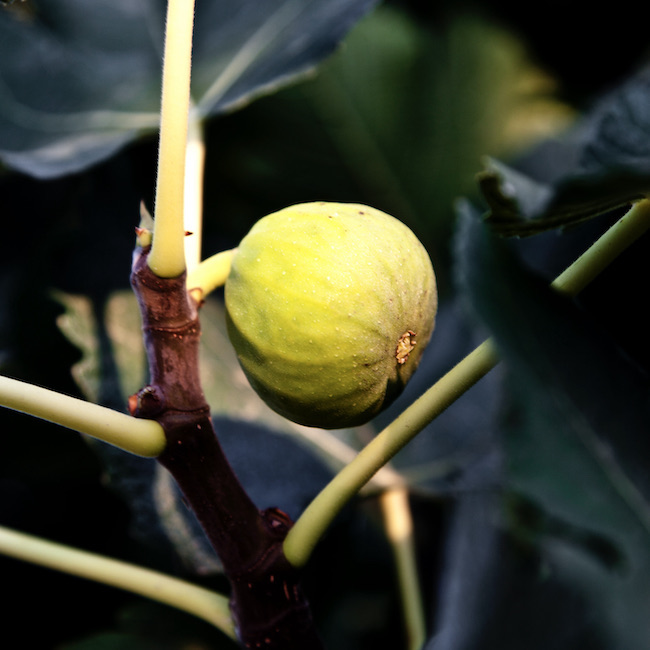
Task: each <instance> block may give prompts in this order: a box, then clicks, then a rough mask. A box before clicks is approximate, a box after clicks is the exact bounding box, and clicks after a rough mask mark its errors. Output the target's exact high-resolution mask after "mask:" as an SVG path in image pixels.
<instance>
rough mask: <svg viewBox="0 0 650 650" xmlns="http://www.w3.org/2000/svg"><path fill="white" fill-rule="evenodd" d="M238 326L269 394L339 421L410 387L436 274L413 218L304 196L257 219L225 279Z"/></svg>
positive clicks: (233, 324) (282, 404)
mask: <svg viewBox="0 0 650 650" xmlns="http://www.w3.org/2000/svg"><path fill="white" fill-rule="evenodd" d="M225 300H226V317H227V324H228V334H229V336H230V340H231V342H232V344H233V346H234V348H235V350H236V352H237V356H238V358H239V361H240V363H241V366H242V368H243V370H244V372H245V374H246V376H247V377H248V379H249V381H250V383H251V385H252V386H253V388H254V389H255V390H256V391H257V393H258V394H259V395H260V397H261V398H262V399H263V400H264V401H265V402H266V403H267V404H268V405H269V406H270V407H271V408H272V409H274V410H275V411H277V412H278V413H280V414H281V415H283V416H285V417H286V418H288V419H290V420H292V421H294V422H298V423H300V424H306V425H309V426H317V427H323V428H328V429H335V428H343V427H350V426H356V425H359V424H363V423H365V422H367V421H369V420H370V419H371V418H372V417H374V416H375V415H376V414H377V413H379V411H381V410H382V408H384V407H386V406H388V404H389V403H390V402H392V401H393V399H394V398H395V397H397V395H399V394H400V393H401V392H402V389H403V388H404V386H405V385H406V382H407V381H408V380H409V378H410V377H411V375H412V374H413V372H414V370H415V369H416V367H417V365H418V362H419V360H420V357H421V355H422V352H423V351H424V348H425V346H426V344H427V343H428V341H429V338H430V336H431V332H432V331H433V326H434V320H435V314H436V309H437V292H436V281H435V276H434V273H433V268H432V266H431V261H430V259H429V256H428V254H427V252H426V250H425V249H424V247H423V246H422V244H421V243H420V242H419V240H418V239H417V238H416V237H415V235H414V234H413V233H412V232H411V230H409V228H407V227H406V226H405V225H404V224H403V223H401V222H400V221H398V220H397V219H395V218H393V217H391V216H389V215H387V214H385V213H383V212H380V211H379V210H375V209H374V208H370V207H367V206H364V205H356V204H343V203H324V202H321V203H305V204H301V205H294V206H292V207H289V208H285V209H284V210H280V211H279V212H275V213H273V214H271V215H269V216H267V217H264V218H263V219H261V220H260V221H258V222H257V223H256V224H255V225H254V226H253V228H252V229H251V230H250V232H249V233H248V234H247V235H246V237H244V239H243V240H242V242H241V244H240V245H239V248H238V249H237V251H236V253H235V256H234V258H233V262H232V269H231V272H230V275H229V277H228V280H227V282H226V287H225Z"/></svg>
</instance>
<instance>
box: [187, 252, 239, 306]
mask: <svg viewBox="0 0 650 650" xmlns="http://www.w3.org/2000/svg"><path fill="white" fill-rule="evenodd" d="M236 250H237V249H236V248H234V249H232V250H227V251H222V252H221V253H217V254H216V255H212V256H211V257H208V258H207V259H205V260H203V261H202V262H201V263H200V264H199V265H198V266H195V267H194V268H192V269H189V270H188V273H187V282H186V284H187V290H188V291H189V292H190V293H191V294H192V295H194V296H195V298H196V299H197V302H200V300H201V299H203V298H205V296H207V295H208V294H209V293H211V292H212V291H214V290H215V289H217V288H218V287H220V286H222V285H223V284H224V283H225V282H226V278H227V277H228V274H229V273H230V265H231V263H232V258H233V256H234V254H235V251H236ZM197 292H198V293H199V294H200V295H198V296H197V295H196V294H197Z"/></svg>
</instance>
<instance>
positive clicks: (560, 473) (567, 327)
mask: <svg viewBox="0 0 650 650" xmlns="http://www.w3.org/2000/svg"><path fill="white" fill-rule="evenodd" d="M461 239H462V246H461V248H460V250H461V255H460V264H459V266H460V278H461V286H462V288H463V289H464V290H465V291H466V292H467V295H468V297H469V299H470V302H471V304H472V306H473V308H474V309H475V311H476V313H477V314H478V315H479V317H480V319H481V320H482V321H483V322H484V323H485V324H486V326H487V327H488V328H489V330H490V331H491V332H492V334H493V336H494V338H495V341H496V343H497V347H498V349H499V352H500V355H501V356H502V358H503V360H504V364H505V366H506V368H507V369H508V371H509V374H510V376H511V379H512V381H511V394H510V400H511V409H512V410H511V414H510V420H509V425H508V428H507V436H506V461H505V462H506V482H507V485H508V487H509V489H511V490H514V491H516V492H520V493H522V494H523V495H525V496H526V497H527V498H529V499H531V500H532V501H533V502H536V503H538V504H539V505H540V507H541V508H542V509H544V510H545V511H547V512H548V513H549V515H550V516H551V517H552V519H553V520H557V521H561V522H565V525H564V526H561V527H560V529H561V530H562V531H564V532H566V531H567V530H570V531H572V534H571V535H566V534H564V533H562V534H559V533H558V528H557V527H556V528H553V529H548V528H547V529H546V530H545V534H544V535H540V536H539V538H538V540H537V542H538V545H539V547H540V548H541V551H542V554H543V556H544V557H546V558H547V560H548V562H549V569H550V570H551V571H555V572H557V575H560V576H562V579H563V580H567V579H569V580H570V581H571V582H572V584H573V586H574V587H575V589H576V590H577V592H578V593H579V594H581V597H582V598H587V599H588V602H589V603H590V611H592V612H594V615H595V617H596V618H597V619H598V621H599V622H598V625H599V626H604V627H605V628H606V629H607V630H608V632H609V634H611V635H612V636H613V637H614V638H616V640H617V646H616V647H618V648H626V649H627V648H630V649H633V648H639V647H645V646H647V644H648V642H649V639H648V635H647V632H646V625H645V621H646V617H647V616H646V613H647V608H648V606H649V604H650V602H649V598H648V593H649V592H648V590H647V584H648V581H649V580H650V551H649V550H648V549H650V501H649V499H650V480H649V479H648V477H649V476H650V473H649V472H648V469H649V468H648V459H649V458H650V438H648V431H649V430H650V399H649V397H650V391H649V386H648V381H647V377H645V376H644V375H643V374H641V373H640V372H639V371H638V370H637V368H636V366H634V364H632V363H631V362H630V361H629V360H628V359H627V358H625V357H624V356H623V355H622V354H621V353H620V351H619V349H618V347H617V346H616V345H615V344H614V343H613V342H612V340H610V339H609V338H608V337H607V336H606V335H604V334H603V332H602V331H600V329H599V327H598V323H596V322H594V321H593V320H591V319H590V318H588V317H587V316H586V315H585V314H584V313H583V312H581V311H580V310H578V309H577V308H576V307H575V306H574V305H573V304H572V303H571V302H570V301H568V300H567V299H566V298H564V297H561V296H559V295H557V294H555V293H554V292H552V291H551V290H550V289H549V288H548V286H547V284H546V283H545V282H543V281H541V280H539V279H538V278H536V277H533V276H532V275H531V274H530V273H528V272H527V271H526V270H525V269H523V268H522V267H521V266H520V265H519V264H518V262H517V261H516V258H515V257H514V256H513V255H512V253H511V252H510V251H509V247H508V246H506V245H505V243H504V242H502V241H499V240H497V239H496V238H494V236H493V235H491V234H490V233H489V231H488V230H487V229H486V228H485V227H484V226H482V225H481V224H480V222H479V221H478V220H476V219H474V218H472V215H469V214H466V215H465V217H464V219H463V233H462V236H461ZM576 531H582V533H581V534H580V535H576ZM577 539H580V543H577V541H576V540H577ZM585 539H601V540H607V544H609V545H611V548H615V549H617V553H615V554H614V555H615V556H616V555H617V554H620V558H621V561H620V562H618V561H617V562H615V563H614V565H612V564H611V563H608V562H605V561H603V558H602V557H601V558H598V557H597V554H596V555H595V554H594V552H593V549H592V548H589V545H585V544H584V540H585ZM548 624H549V625H550V624H551V622H550V621H549V623H548Z"/></svg>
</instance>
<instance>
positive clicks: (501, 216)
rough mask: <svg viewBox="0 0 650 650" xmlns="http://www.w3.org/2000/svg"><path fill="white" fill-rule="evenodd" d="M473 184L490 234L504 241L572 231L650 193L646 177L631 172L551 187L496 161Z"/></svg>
mask: <svg viewBox="0 0 650 650" xmlns="http://www.w3.org/2000/svg"><path fill="white" fill-rule="evenodd" d="M478 182H479V185H480V187H481V191H482V192H483V197H484V199H485V200H486V202H487V203H488V206H489V212H488V214H487V215H486V217H485V221H486V222H487V223H488V224H489V226H490V228H491V229H492V230H493V231H494V232H495V233H497V234H499V235H503V236H507V237H512V236H517V237H528V236H531V235H539V234H540V233H543V232H545V231H547V230H554V229H556V228H567V227H570V226H574V225H576V224H578V223H581V222H583V221H587V220H589V219H592V218H594V217H597V216H600V215H602V214H605V213H607V212H611V211H612V210H614V209H615V208H620V207H622V206H625V205H628V204H630V203H632V202H634V201H638V200H640V199H642V198H643V197H644V196H646V195H647V194H648V192H650V176H649V175H647V174H640V173H637V172H635V171H633V170H628V171H622V170H619V169H612V170H611V171H609V172H608V173H605V172H599V173H597V174H593V175H587V174H582V175H575V176H569V177H567V178H563V179H562V180H561V181H558V182H557V183H556V184H555V186H553V185H550V184H544V183H539V182H536V181H535V180H533V179H531V178H527V177H526V176H524V175H523V174H521V173H520V172H518V171H516V170H514V169H510V168H508V167H507V166H506V165H504V164H503V163H499V162H497V161H496V160H492V161H490V163H489V168H488V169H486V170H485V171H483V172H482V173H481V174H479V175H478Z"/></svg>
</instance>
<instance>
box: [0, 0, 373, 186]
mask: <svg viewBox="0 0 650 650" xmlns="http://www.w3.org/2000/svg"><path fill="white" fill-rule="evenodd" d="M374 2H375V0H353V1H350V0H334V1H333V2H328V3H319V2H315V1H314V0H272V1H269V2H264V3H262V4H260V3H257V2H253V0H247V1H246V2H243V3H242V2H241V1H237V2H234V1H230V2H217V1H216V0H205V1H204V2H198V3H197V6H196V17H195V38H194V50H193V59H194V61H193V68H194V72H193V83H192V95H193V99H194V104H195V110H196V112H197V113H196V115H197V117H199V118H201V117H206V116H207V115H213V114H217V113H221V112H223V111H225V110H232V109H233V108H235V107H236V106H240V105H242V104H243V103H245V102H246V101H249V100H250V99H252V98H254V97H255V96H257V95H259V94H261V93H263V92H270V91H271V90H273V89H275V88H277V87H278V86H279V85H281V84H284V83H287V82H288V81H290V80H292V79H294V78H295V77H296V75H300V74H304V73H306V72H307V71H308V70H310V69H311V68H312V67H313V66H315V65H316V64H317V63H318V62H319V61H320V60H321V59H322V58H324V57H326V56H327V55H328V54H330V53H331V52H332V51H333V50H334V48H335V47H336V46H337V44H338V42H339V41H340V40H341V39H342V38H343V36H344V35H345V34H346V32H347V31H348V30H349V29H350V28H351V26H352V25H353V24H354V22H356V20H358V19H359V18H360V17H361V16H362V15H363V14H364V13H365V12H366V11H367V10H368V9H370V7H371V6H372V5H373V4H374ZM32 4H33V9H34V10H33V13H31V14H27V15H24V14H23V13H16V12H7V11H3V12H0V140H1V141H2V148H1V149H0V157H1V158H2V159H3V160H4V161H5V162H6V163H7V164H8V165H10V166H12V167H15V168H17V169H19V170H21V171H24V172H26V173H29V174H32V175H35V176H39V177H53V176H59V175H62V174H68V173H71V172H75V171H79V170H81V169H83V168H85V167H87V166H89V165H92V164H94V163H96V162H98V161H100V160H102V159H104V158H106V157H108V156H110V155H111V154H113V153H114V152H115V151H117V150H118V149H119V148H121V147H122V146H123V145H124V144H126V143H127V142H129V141H131V140H132V139H134V138H136V137H138V136H140V135H142V134H144V133H151V132H155V131H156V129H157V127H158V110H159V104H160V81H161V75H162V67H161V59H162V49H163V32H164V29H163V26H164V18H165V9H166V3H165V2H164V0H138V1H134V0H98V1H97V2H93V3H92V4H90V5H89V4H88V3H86V2H82V1H81V0H34V1H33V3H32Z"/></svg>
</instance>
